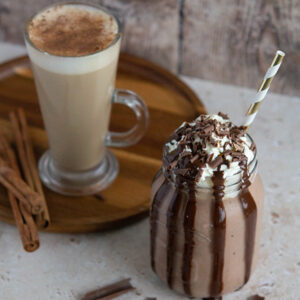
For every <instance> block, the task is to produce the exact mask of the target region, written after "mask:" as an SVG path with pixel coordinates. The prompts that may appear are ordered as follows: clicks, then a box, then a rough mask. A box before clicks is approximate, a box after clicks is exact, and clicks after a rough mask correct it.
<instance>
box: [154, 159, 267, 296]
mask: <svg viewBox="0 0 300 300" xmlns="http://www.w3.org/2000/svg"><path fill="white" fill-rule="evenodd" d="M257 167H258V162H257V158H256V153H255V157H254V159H253V160H252V161H251V162H250V163H249V165H248V170H249V172H250V178H249V181H250V185H249V186H248V187H247V189H248V191H249V195H250V197H251V198H252V200H253V201H254V205H253V206H252V205H247V204H248V203H251V201H250V202H247V199H245V198H246V197H245V195H244V194H243V192H242V190H243V189H241V187H243V188H245V186H243V184H245V183H244V182H242V174H241V172H238V173H236V174H234V175H232V176H231V177H230V178H228V180H227V181H226V182H225V188H224V193H225V195H224V197H223V199H222V206H223V208H222V206H218V209H219V210H220V218H219V219H217V218H216V210H215V209H216V206H215V205H216V204H215V203H216V200H215V197H214V192H216V191H215V190H214V189H213V188H211V187H205V186H203V187H198V186H197V187H196V188H194V189H191V188H190V187H189V185H184V184H183V185H182V184H180V183H178V182H174V178H172V175H171V176H170V174H168V172H166V169H165V168H164V166H162V168H161V169H160V170H159V172H158V173H157V174H156V176H155V178H154V180H153V184H152V190H151V201H152V202H151V210H150V226H151V264H152V269H153V270H154V272H155V273H156V274H157V275H158V276H159V277H160V278H161V279H162V280H163V281H164V282H166V283H167V284H168V285H169V287H170V288H171V289H174V290H175V291H177V292H179V293H182V294H185V295H188V296H190V297H199V298H206V297H218V296H221V295H223V294H226V293H229V292H232V291H235V290H237V289H239V288H241V287H242V286H243V285H244V284H246V282H247V281H248V280H249V278H250V275H251V274H252V272H253V271H254V268H255V265H256V262H257V254H258V249H259V238H260V232H261V222H262V215H263V202H264V192H263V185H262V182H261V178H260V176H259V174H258V173H257ZM222 238H223V240H222Z"/></svg>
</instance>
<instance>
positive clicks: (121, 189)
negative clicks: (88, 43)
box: [0, 54, 205, 232]
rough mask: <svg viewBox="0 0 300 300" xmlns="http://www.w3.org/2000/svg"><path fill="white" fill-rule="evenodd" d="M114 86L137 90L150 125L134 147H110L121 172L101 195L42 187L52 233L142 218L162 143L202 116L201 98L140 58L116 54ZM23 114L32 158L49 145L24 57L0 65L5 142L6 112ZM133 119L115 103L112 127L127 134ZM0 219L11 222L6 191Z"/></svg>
mask: <svg viewBox="0 0 300 300" xmlns="http://www.w3.org/2000/svg"><path fill="white" fill-rule="evenodd" d="M116 85H117V87H119V88H127V89H131V90H133V91H135V92H137V93H138V94H139V95H140V96H142V98H144V100H145V102H146V103H147V105H148V107H149V112H150V125H149V129H148V131H147V133H146V135H145V137H144V138H143V139H142V140H141V141H140V142H139V143H138V144H137V145H135V146H132V147H129V148H123V149H112V150H113V152H114V154H115V155H116V156H117V158H118V159H119V163H120V173H119V176H118V177H117V179H116V180H115V181H114V182H113V184H112V185H111V186H110V187H109V188H108V189H106V190H104V191H102V192H101V194H98V195H96V196H87V197H66V196H62V195H58V194H56V193H54V192H52V191H50V190H48V189H46V188H45V194H46V199H47V203H48V206H49V212H50V216H51V220H52V224H51V226H50V227H49V228H48V229H47V230H49V231H55V232H88V231H96V230H100V229H106V228H115V227H118V226H121V225H124V224H128V223H129V222H130V221H134V220H136V219H138V218H140V217H142V216H144V215H146V214H147V211H148V206H149V200H150V188H151V182H152V178H153V176H154V175H155V173H156V172H157V171H158V170H159V168H160V166H161V150H162V146H163V144H164V142H165V141H166V139H167V138H168V136H169V135H170V134H171V132H172V131H173V130H174V129H175V128H177V127H178V126H179V125H180V124H181V123H182V122H183V121H185V120H191V119H193V118H195V117H196V116H197V115H199V114H200V113H205V109H204V108H203V106H202V104H201V102H200V100H199V99H198V98H197V96H196V95H195V94H194V92H193V91H192V90H190V89H189V88H188V87H187V86H186V85H185V84H184V83H183V82H182V81H180V80H179V79H178V78H177V77H175V76H174V75H172V74H171V73H169V72H167V71H166V70H164V69H162V68H161V67H158V66H156V65H154V64H152V63H150V62H148V61H145V60H144V59H141V58H136V57H134V56H131V55H125V54H121V57H120V63H119V68H118V75H117V84H116ZM19 106H21V107H23V108H24V110H25V111H26V115H27V118H28V123H29V124H30V134H31V137H32V142H33V145H34V150H35V154H36V157H37V159H38V158H39V157H40V156H41V154H42V153H43V152H44V151H45V150H46V149H47V147H48V142H47V137H46V134H45V131H44V129H43V122H42V118H41V115H40V110H39V106H38V100H37V95H36V91H35V87H34V83H33V79H32V76H31V71H30V69H29V62H28V58H27V57H22V58H19V59H16V60H13V61H11V62H8V63H5V64H3V65H0V128H1V131H2V132H4V133H5V134H6V135H7V136H8V138H9V139H10V141H12V137H13V135H12V130H11V127H10V124H9V122H8V120H7V118H8V112H9V111H11V110H12V109H14V108H16V107H19ZM132 124H134V116H133V114H131V113H130V111H128V110H127V108H125V107H123V106H121V105H114V106H113V112H112V118H111V126H110V127H111V129H112V130H120V131H123V130H127V129H129V128H130V127H131V126H132ZM0 219H1V220H4V221H6V222H10V223H13V217H12V213H11V209H10V206H9V202H8V199H7V195H6V192H5V190H4V189H3V188H2V187H0Z"/></svg>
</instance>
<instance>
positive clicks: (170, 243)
mask: <svg viewBox="0 0 300 300" xmlns="http://www.w3.org/2000/svg"><path fill="white" fill-rule="evenodd" d="M181 198H182V197H181V192H180V191H178V192H177V191H175V193H174V195H173V197H172V199H171V201H170V204H169V207H168V212H167V232H168V233H167V234H168V237H167V282H168V285H169V287H170V288H172V287H173V266H174V255H175V251H176V248H175V243H176V230H177V228H176V227H177V218H178V213H179V209H180V204H181V202H182V199H181Z"/></svg>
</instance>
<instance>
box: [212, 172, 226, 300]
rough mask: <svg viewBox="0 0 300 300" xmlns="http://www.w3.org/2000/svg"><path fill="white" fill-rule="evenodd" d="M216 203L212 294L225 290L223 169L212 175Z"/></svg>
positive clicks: (213, 211) (213, 210) (213, 222)
mask: <svg viewBox="0 0 300 300" xmlns="http://www.w3.org/2000/svg"><path fill="white" fill-rule="evenodd" d="M212 182H213V195H214V198H215V199H214V203H213V205H212V224H213V238H212V244H211V248H212V249H211V250H212V253H213V266H212V278H211V286H210V294H211V295H213V296H218V295H219V294H221V293H222V291H223V269H224V255H225V234H226V212H225V208H224V203H223V197H224V195H225V193H224V189H225V186H224V183H225V180H224V178H223V171H220V170H218V171H215V172H214V175H213V177H212Z"/></svg>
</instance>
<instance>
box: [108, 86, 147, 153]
mask: <svg viewBox="0 0 300 300" xmlns="http://www.w3.org/2000/svg"><path fill="white" fill-rule="evenodd" d="M112 103H113V104H114V103H119V104H123V105H126V106H127V107H129V108H130V109H132V110H133V112H134V113H135V116H136V119H137V123H136V124H135V125H134V126H133V127H132V128H131V129H130V130H128V131H125V132H112V131H108V133H107V135H106V139H105V146H113V147H128V146H131V145H134V144H136V143H137V142H138V141H139V140H140V139H141V138H142V137H143V136H144V134H145V132H146V130H147V127H148V123H149V112H148V108H147V106H146V104H145V102H144V101H143V100H142V98H140V97H139V96H138V95H137V94H136V93H134V92H132V91H129V90H123V89H115V91H114V94H113V97H112Z"/></svg>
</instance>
